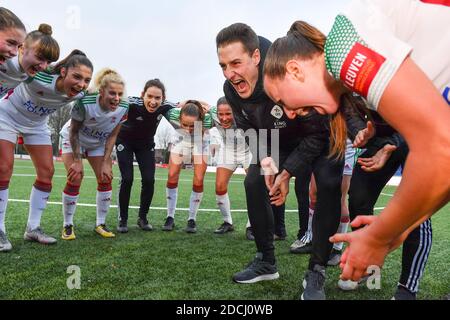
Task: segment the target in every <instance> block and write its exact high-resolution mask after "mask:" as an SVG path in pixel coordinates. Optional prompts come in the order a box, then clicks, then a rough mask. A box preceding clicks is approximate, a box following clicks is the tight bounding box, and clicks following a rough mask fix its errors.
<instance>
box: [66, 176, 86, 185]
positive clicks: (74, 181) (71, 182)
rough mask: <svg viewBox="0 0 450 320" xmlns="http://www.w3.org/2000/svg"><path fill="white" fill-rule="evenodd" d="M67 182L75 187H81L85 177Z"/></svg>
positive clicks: (69, 179)
mask: <svg viewBox="0 0 450 320" xmlns="http://www.w3.org/2000/svg"><path fill="white" fill-rule="evenodd" d="M67 182H68V183H69V184H71V185H74V186H80V185H81V183H82V182H83V177H77V178H68V179H67Z"/></svg>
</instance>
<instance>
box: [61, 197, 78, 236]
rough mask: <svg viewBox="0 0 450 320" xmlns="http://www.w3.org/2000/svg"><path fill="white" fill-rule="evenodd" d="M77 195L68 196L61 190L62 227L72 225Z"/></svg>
mask: <svg viewBox="0 0 450 320" xmlns="http://www.w3.org/2000/svg"><path fill="white" fill-rule="evenodd" d="M78 197H79V196H70V195H68V194H66V193H64V192H63V194H62V202H63V215H64V227H65V226H73V217H74V216H75V210H76V209H77V202H78Z"/></svg>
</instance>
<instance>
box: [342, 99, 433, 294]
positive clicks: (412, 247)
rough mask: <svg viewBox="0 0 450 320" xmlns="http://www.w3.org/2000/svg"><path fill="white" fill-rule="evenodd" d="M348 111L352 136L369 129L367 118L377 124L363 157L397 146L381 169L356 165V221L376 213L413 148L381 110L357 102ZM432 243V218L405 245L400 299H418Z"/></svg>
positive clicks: (352, 193)
mask: <svg viewBox="0 0 450 320" xmlns="http://www.w3.org/2000/svg"><path fill="white" fill-rule="evenodd" d="M344 113H345V114H346V118H347V119H346V120H347V127H348V130H349V135H350V138H352V139H354V138H355V136H356V135H357V133H358V132H359V131H360V130H363V129H365V128H366V121H365V120H366V119H369V120H370V121H371V122H372V123H373V124H374V127H375V130H376V134H375V136H374V137H373V138H372V139H371V140H369V142H368V143H367V145H366V146H365V148H366V149H367V150H366V151H365V152H364V153H363V154H362V155H361V156H360V157H361V158H371V157H373V156H374V155H375V154H376V153H377V152H379V151H380V150H382V149H383V148H384V147H385V146H387V145H391V146H395V147H397V149H396V150H395V151H393V152H392V154H391V156H390V158H389V160H388V161H387V162H386V164H385V165H384V166H383V167H382V168H381V169H380V170H377V171H374V172H366V171H364V170H363V169H362V167H361V164H359V163H357V164H356V165H355V168H354V170H353V175H352V179H351V182H350V189H349V211H350V218H351V220H354V219H355V218H356V217H357V216H358V215H360V214H373V211H374V207H375V204H376V202H377V200H378V197H379V196H380V194H381V192H382V190H383V188H384V187H385V186H386V184H387V183H388V182H389V180H390V179H391V178H392V176H393V175H394V174H395V173H396V172H397V170H398V169H399V168H400V167H403V166H404V164H405V161H406V157H407V156H408V152H409V150H408V146H407V144H406V142H405V140H404V139H403V137H402V136H401V135H400V134H399V133H398V132H397V131H395V130H394V129H393V128H392V127H391V126H389V125H388V124H387V123H386V122H385V121H384V119H383V118H382V117H381V116H380V115H379V114H378V113H377V112H375V111H372V110H368V109H365V106H364V105H354V106H353V107H349V106H346V108H345V110H344ZM380 152H381V151H380ZM431 245H432V227H431V220H427V221H425V222H424V223H423V224H422V225H420V226H419V227H417V228H416V229H415V230H414V231H412V232H411V233H410V234H409V236H408V238H407V239H406V241H405V242H404V244H403V259H402V273H401V276H400V281H399V284H398V289H397V292H396V294H395V296H394V298H395V299H396V300H405V299H407V300H409V299H415V297H416V293H417V292H418V289H419V282H420V279H421V278H422V276H423V272H424V269H425V266H426V263H427V260H428V256H429V254H430V250H431Z"/></svg>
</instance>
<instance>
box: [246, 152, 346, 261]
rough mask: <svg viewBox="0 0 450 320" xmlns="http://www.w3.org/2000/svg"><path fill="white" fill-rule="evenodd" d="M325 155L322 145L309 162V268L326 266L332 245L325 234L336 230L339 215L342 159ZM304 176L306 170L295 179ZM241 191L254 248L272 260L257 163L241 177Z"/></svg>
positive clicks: (269, 219)
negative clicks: (313, 194)
mask: <svg viewBox="0 0 450 320" xmlns="http://www.w3.org/2000/svg"><path fill="white" fill-rule="evenodd" d="M327 156H328V148H324V151H323V153H322V154H321V155H320V156H319V157H318V158H317V159H316V160H315V161H314V163H313V172H314V174H315V176H316V179H317V189H318V191H317V206H316V214H315V216H314V225H315V229H314V230H313V232H314V240H313V254H312V256H311V261H310V265H311V266H312V267H311V269H312V268H313V266H314V265H315V264H320V265H323V266H326V263H327V261H328V258H329V256H330V253H331V249H332V247H333V244H332V243H331V242H329V237H331V236H332V235H334V234H335V233H336V231H337V229H338V226H339V221H340V217H341V183H342V172H343V169H344V162H343V161H336V160H330V159H328V157H327ZM310 170H311V169H309V168H305V172H306V171H309V172H310ZM306 176H307V175H306V173H301V174H300V175H299V176H297V178H299V177H300V178H302V177H306ZM245 193H246V196H247V208H248V216H249V219H250V223H251V224H252V227H253V234H254V236H255V242H256V248H257V250H258V252H261V253H262V254H263V259H264V260H265V261H268V262H272V263H273V262H274V261H275V254H274V244H273V232H274V216H273V212H272V207H271V205H270V200H269V194H268V191H267V188H266V185H265V182H264V176H263V175H262V174H261V167H260V166H259V165H251V166H250V168H249V170H248V174H247V177H246V179H245Z"/></svg>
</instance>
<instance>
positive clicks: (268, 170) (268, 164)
mask: <svg viewBox="0 0 450 320" xmlns="http://www.w3.org/2000/svg"><path fill="white" fill-rule="evenodd" d="M261 168H262V170H263V173H264V181H265V183H266V187H267V190H268V191H270V190H271V189H272V188H273V186H274V183H275V175H276V174H277V173H278V168H277V165H276V164H275V161H274V160H273V159H272V158H271V157H267V158H264V159H263V160H262V161H261Z"/></svg>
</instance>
